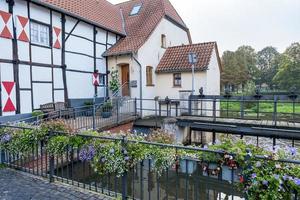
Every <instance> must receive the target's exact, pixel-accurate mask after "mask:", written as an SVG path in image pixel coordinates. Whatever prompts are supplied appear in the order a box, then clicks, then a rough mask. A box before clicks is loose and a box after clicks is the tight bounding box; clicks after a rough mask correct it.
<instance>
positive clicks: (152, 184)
mask: <svg viewBox="0 0 300 200" xmlns="http://www.w3.org/2000/svg"><path fill="white" fill-rule="evenodd" d="M0 127H1V128H9V129H18V130H20V131H23V132H24V133H25V132H26V131H27V130H31V128H25V127H15V126H5V125H0ZM19 134H20V133H19ZM57 135H67V133H61V132H53V131H51V132H49V133H48V134H47V136H48V137H47V138H45V139H42V140H38V141H36V142H34V143H32V148H31V149H29V150H28V149H27V150H28V151H26V152H22V151H20V150H18V149H16V150H14V151H9V150H6V149H5V150H2V151H1V156H2V157H1V162H2V163H4V164H6V165H7V166H8V167H11V168H14V169H18V170H22V171H24V172H27V173H31V174H34V175H37V176H43V177H45V178H48V179H49V180H50V182H53V181H60V182H63V183H67V184H71V185H74V186H78V187H82V188H85V189H88V190H92V191H94V192H98V193H103V194H106V195H109V196H112V197H116V198H118V197H121V198H122V199H124V200H125V199H176V200H177V199H191V200H193V199H195V200H196V199H202V198H203V197H205V199H209V198H210V197H211V196H210V195H211V192H213V193H215V195H214V197H215V198H216V197H218V198H221V197H222V196H223V197H224V196H227V197H230V196H232V198H234V197H233V196H237V197H241V198H242V197H244V196H245V193H243V192H242V191H239V190H238V189H237V188H236V187H235V183H237V182H240V181H241V173H242V171H243V168H236V167H232V166H231V167H230V166H229V165H227V164H224V165H222V166H221V165H220V164H219V163H216V162H211V161H209V160H205V159H198V158H191V157H188V156H187V157H182V156H176V159H175V164H174V165H173V166H171V167H166V169H164V170H163V172H162V173H161V174H160V175H158V173H157V172H155V171H153V162H154V161H153V160H152V159H151V158H147V159H143V160H140V161H139V162H137V163H136V164H134V165H132V166H131V167H130V169H129V170H128V171H125V172H124V173H123V174H122V175H121V176H117V175H116V174H109V173H106V174H102V175H100V174H98V173H97V172H95V171H94V170H93V164H95V163H93V162H92V159H82V157H83V156H82V152H85V149H84V148H86V147H85V146H80V145H79V147H73V146H66V148H65V149H64V151H63V152H60V153H58V154H51V153H50V152H49V151H48V148H47V142H48V141H49V139H50V138H51V137H54V136H57ZM77 136H79V137H82V138H84V141H98V142H102V143H103V144H104V145H105V144H106V142H116V143H119V142H120V143H121V146H122V152H123V153H124V154H125V152H126V148H127V145H129V144H137V145H145V146H147V147H159V148H160V149H166V150H172V152H173V153H174V155H179V152H181V151H187V152H190V153H191V152H195V153H204V154H209V155H212V157H215V158H223V157H224V156H225V155H228V156H233V157H235V156H236V155H235V154H234V153H233V154H232V153H228V152H225V151H222V150H210V149H207V148H198V147H184V146H178V145H173V144H161V143H154V142H147V141H137V140H131V139H127V138H126V137H108V136H95V135H87V134H81V133H78V134H77ZM82 150H83V151H82ZM96 151H97V149H96ZM112 153H113V152H112ZM245 155H247V156H250V153H249V152H248V153H246V152H245ZM124 156H126V155H124ZM247 156H246V157H245V161H247V159H248V158H247ZM251 157H254V160H256V161H261V162H262V163H268V162H270V163H273V162H275V163H278V164H280V166H283V165H286V164H287V165H291V166H293V167H299V165H300V161H297V160H288V159H285V160H280V159H279V160H273V159H271V158H270V159H269V158H266V157H265V156H260V155H251ZM132 159H134V158H132ZM99 162H100V161H99ZM103 162H105V161H103ZM117 162H118V161H116V164H117ZM118 164H119V163H118ZM218 167H219V168H220V169H218ZM278 170H279V169H278ZM292 178H296V177H292ZM245 181H246V180H245ZM291 192H292V193H293V194H292V195H291V198H292V199H298V198H299V194H298V193H297V192H296V191H293V190H291ZM216 195H217V196H216Z"/></svg>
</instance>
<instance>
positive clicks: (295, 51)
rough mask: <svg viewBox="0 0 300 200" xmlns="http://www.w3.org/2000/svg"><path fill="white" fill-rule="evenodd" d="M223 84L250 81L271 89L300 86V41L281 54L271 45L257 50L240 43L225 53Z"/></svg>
mask: <svg viewBox="0 0 300 200" xmlns="http://www.w3.org/2000/svg"><path fill="white" fill-rule="evenodd" d="M222 64H223V69H224V70H223V72H222V75H221V81H222V84H223V85H225V86H228V85H230V86H234V87H238V86H243V87H244V86H245V85H247V84H249V83H252V84H255V85H257V86H268V87H269V88H270V89H274V87H276V88H277V89H281V90H289V89H290V88H291V87H294V86H295V87H296V88H297V89H298V90H300V43H293V44H291V45H290V46H289V47H288V48H287V49H286V50H285V52H284V53H282V54H280V53H279V52H278V51H277V49H276V48H275V47H272V46H268V47H265V48H263V49H262V50H260V51H258V52H256V51H255V49H254V48H252V47H251V46H245V45H243V46H240V47H239V48H238V49H237V50H236V51H225V52H224V53H223V56H222Z"/></svg>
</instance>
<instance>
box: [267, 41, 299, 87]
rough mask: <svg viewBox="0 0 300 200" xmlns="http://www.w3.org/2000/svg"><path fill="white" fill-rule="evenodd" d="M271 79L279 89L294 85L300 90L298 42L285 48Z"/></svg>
mask: <svg viewBox="0 0 300 200" xmlns="http://www.w3.org/2000/svg"><path fill="white" fill-rule="evenodd" d="M273 80H274V82H276V83H277V85H278V86H279V87H280V89H286V90H289V89H290V88H291V87H294V86H295V87H296V89H298V90H300V43H293V44H292V45H291V46H289V47H288V48H287V49H286V51H285V52H284V54H283V56H282V58H281V61H280V64H279V70H278V72H277V74H276V75H275V77H274V79H273Z"/></svg>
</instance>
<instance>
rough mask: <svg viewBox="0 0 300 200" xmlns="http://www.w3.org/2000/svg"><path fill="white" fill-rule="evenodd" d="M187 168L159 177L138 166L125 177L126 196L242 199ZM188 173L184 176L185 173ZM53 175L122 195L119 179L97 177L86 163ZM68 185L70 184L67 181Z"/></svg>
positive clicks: (148, 164)
mask: <svg viewBox="0 0 300 200" xmlns="http://www.w3.org/2000/svg"><path fill="white" fill-rule="evenodd" d="M191 163H192V161H191V162H189V164H188V166H184V167H183V166H181V168H180V169H179V170H178V173H176V170H175V169H169V170H167V171H165V172H164V173H163V174H162V175H161V176H158V175H157V174H156V173H153V172H151V171H150V170H149V169H150V167H151V162H150V161H149V160H146V161H144V162H143V163H141V164H138V165H137V166H136V167H135V168H133V169H132V170H131V171H130V172H128V175H127V188H128V192H127V193H128V196H129V197H130V198H134V199H144V200H154V199H159V200H168V199H170V200H172V199H180V200H181V199H182V200H183V199H187V200H196V199H197V200H198V199H199V200H223V199H224V200H226V199H228V200H230V199H231V200H239V199H244V198H243V197H242V196H243V195H242V194H241V193H240V192H238V191H237V190H235V188H234V187H233V185H232V184H230V183H229V182H228V181H222V180H219V179H220V178H221V177H207V175H205V173H203V172H202V167H201V166H200V165H197V164H196V162H195V163H194V164H191ZM186 171H187V172H188V173H185V172H186ZM55 175H57V176H59V177H64V178H68V179H73V180H74V181H76V182H80V183H85V184H86V185H85V187H86V188H94V189H95V190H97V191H99V192H105V191H108V190H109V191H114V192H109V195H111V196H115V195H116V193H115V192H117V193H121V191H122V190H121V188H122V185H121V183H122V180H121V178H116V176H114V175H113V174H111V175H107V176H99V175H98V174H96V173H94V172H93V169H92V168H91V167H90V166H89V163H87V162H84V163H83V162H77V163H73V164H72V165H68V166H65V167H63V168H60V169H57V170H56V171H55ZM69 182H71V181H69Z"/></svg>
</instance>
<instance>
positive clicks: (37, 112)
mask: <svg viewBox="0 0 300 200" xmlns="http://www.w3.org/2000/svg"><path fill="white" fill-rule="evenodd" d="M31 115H32V117H40V116H43V115H44V113H43V112H42V111H34V112H32V114H31Z"/></svg>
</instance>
